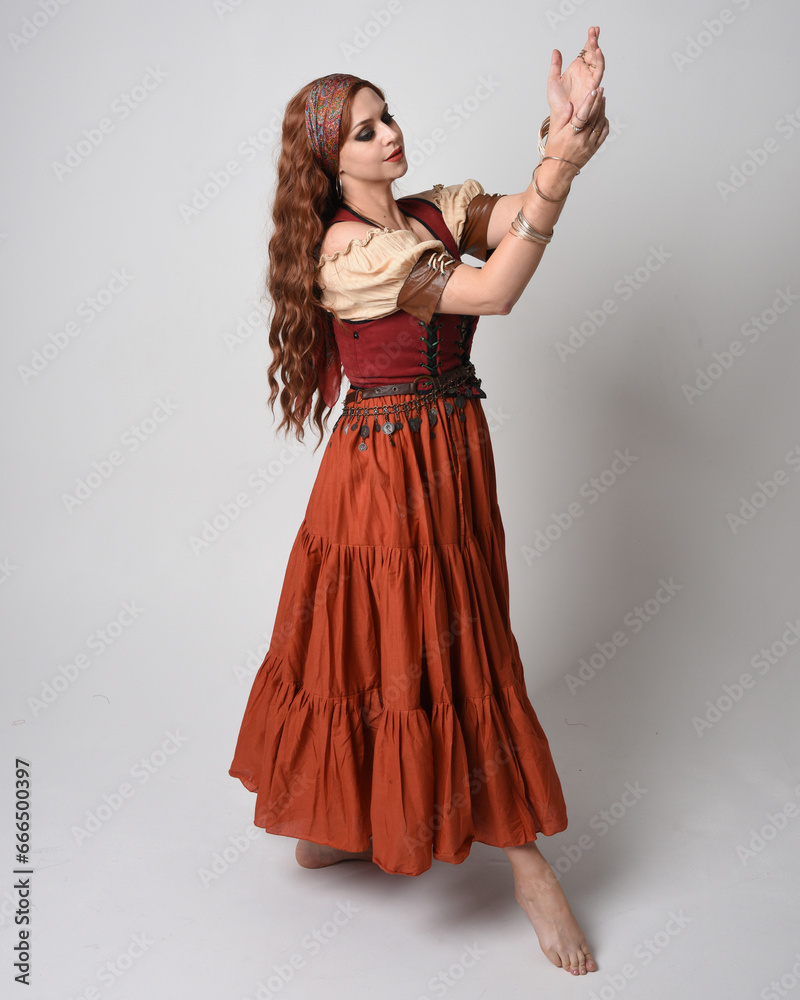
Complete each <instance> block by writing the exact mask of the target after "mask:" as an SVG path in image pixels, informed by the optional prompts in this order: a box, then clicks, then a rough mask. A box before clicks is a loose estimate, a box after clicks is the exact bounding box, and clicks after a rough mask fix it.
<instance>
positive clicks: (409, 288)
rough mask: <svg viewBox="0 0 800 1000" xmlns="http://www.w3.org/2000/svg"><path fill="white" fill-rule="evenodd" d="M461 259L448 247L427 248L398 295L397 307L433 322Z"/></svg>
mask: <svg viewBox="0 0 800 1000" xmlns="http://www.w3.org/2000/svg"><path fill="white" fill-rule="evenodd" d="M459 264H460V261H457V260H456V259H455V257H452V256H451V255H450V254H449V253H448V252H447V251H446V250H433V249H431V250H426V251H425V252H424V253H423V254H421V255H420V258H419V260H418V261H417V263H416V264H415V265H414V266H413V267H412V268H411V271H410V272H409V275H408V277H407V278H406V280H405V282H404V283H403V287H402V288H401V289H400V293H399V295H398V296H397V305H398V308H400V309H403V310H404V311H405V312H407V313H410V314H411V315H412V316H414V317H415V319H419V320H422V322H423V323H430V321H431V317H432V316H433V314H434V312H436V306H437V304H438V302H439V299H440V298H441V297H442V292H443V291H444V286H445V285H446V284H447V282H448V280H449V278H450V275H451V274H452V273H453V271H454V270H455V269H456V268H457V267H458V265H459Z"/></svg>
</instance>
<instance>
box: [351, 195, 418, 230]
mask: <svg viewBox="0 0 800 1000" xmlns="http://www.w3.org/2000/svg"><path fill="white" fill-rule="evenodd" d="M342 205H343V206H344V207H345V208H347V209H349V210H350V211H351V212H353V213H354V214H355V215H360V216H361V218H362V219H366V220H367V222H371V223H372V224H373V226H377V227H378V228H379V229H389V228H390V227H389V226H384V225H381V223H380V222H376V221H375V220H374V219H370V217H369V216H368V215H364V214H363V212H356V210H355V209H354V208H353V207H352V206H351V205H348V204H347V202H344V201H343V202H342ZM400 215H401V216H402V219H403V222H404V223H405V227H406V229H407V230H409V231H410V232H413V230H412V229H411V227H410V226H409V224H408V219H407V218H406V217H405V216H404V215H403V213H402V212H401V213H400ZM392 231H393V232H394V230H392Z"/></svg>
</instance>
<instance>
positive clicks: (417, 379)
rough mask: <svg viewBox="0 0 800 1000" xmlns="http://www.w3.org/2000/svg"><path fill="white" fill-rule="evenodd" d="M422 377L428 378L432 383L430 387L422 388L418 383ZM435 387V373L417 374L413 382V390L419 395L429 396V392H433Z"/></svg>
mask: <svg viewBox="0 0 800 1000" xmlns="http://www.w3.org/2000/svg"><path fill="white" fill-rule="evenodd" d="M420 379H428V381H429V382H430V383H431V384H430V387H429V388H428V389H420V388H419V387H418V385H417V383H418V382H419V380H420ZM433 388H434V376H433V375H417V377H416V378H415V379H414V381H413V382H412V383H411V391H412V392H416V393H417V395H419V396H427V395H428V393H429V392H432V391H433Z"/></svg>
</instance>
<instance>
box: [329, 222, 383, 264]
mask: <svg viewBox="0 0 800 1000" xmlns="http://www.w3.org/2000/svg"><path fill="white" fill-rule="evenodd" d="M375 232H380V230H377V229H376V228H375V227H374V226H369V225H367V223H366V222H357V221H355V220H353V221H352V222H349V221H348V222H336V223H334V224H333V225H332V226H328V229H327V230H326V232H325V235H324V236H323V238H322V242H321V243H320V247H319V251H320V256H323V255H324V256H326V257H331V256H333V254H335V253H344V252H345V251H346V250H348V249H349V247H350V245H351V243H353V242H354V241H358V242H359V243H361V245H364V243H366V242H368V240H369V238H370V233H375Z"/></svg>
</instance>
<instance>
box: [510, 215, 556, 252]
mask: <svg viewBox="0 0 800 1000" xmlns="http://www.w3.org/2000/svg"><path fill="white" fill-rule="evenodd" d="M554 231H555V230H554ZM509 232H510V233H513V234H514V236H516V237H517V238H518V239H521V240H528V241H529V242H530V243H541V244H543V245H545V246H546V245H547V244H548V243H549V242H550V240H552V238H553V233H552V232H551V233H550V235H549V236H547V235H546V234H545V233H539V232H537V231H536V230H535V229H534V228H533V226H532V225H531V224H530V222H528V220H527V219H526V218H525V216H524V215H523V214H522V209H520V210H519V213H518V214H517V217H516V219H514V221H513V222H512V223H511V229H510V230H509Z"/></svg>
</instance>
